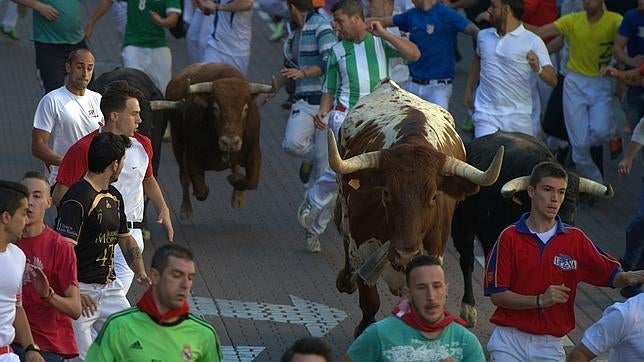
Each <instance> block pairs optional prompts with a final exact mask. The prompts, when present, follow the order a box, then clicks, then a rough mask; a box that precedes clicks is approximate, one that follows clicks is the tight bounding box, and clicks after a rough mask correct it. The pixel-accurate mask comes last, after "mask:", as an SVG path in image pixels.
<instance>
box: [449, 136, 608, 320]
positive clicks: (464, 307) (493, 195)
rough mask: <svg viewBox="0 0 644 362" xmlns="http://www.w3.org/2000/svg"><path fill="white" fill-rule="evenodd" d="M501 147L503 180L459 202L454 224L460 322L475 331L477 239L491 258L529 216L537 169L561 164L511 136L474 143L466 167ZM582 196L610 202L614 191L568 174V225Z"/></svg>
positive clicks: (536, 145) (532, 142)
mask: <svg viewBox="0 0 644 362" xmlns="http://www.w3.org/2000/svg"><path fill="white" fill-rule="evenodd" d="M501 146H503V147H504V148H505V158H504V160H503V166H502V167H501V172H500V174H499V178H498V180H497V181H496V182H495V183H494V184H492V185H490V186H488V187H481V190H480V191H479V192H478V193H477V194H475V195H472V196H469V197H467V198H466V199H465V201H463V202H461V203H459V204H458V206H457V207H456V211H455V212H454V218H453V220H452V239H453V240H454V245H455V246H456V249H457V250H458V252H459V254H460V264H461V270H462V272H463V280H464V283H463V284H464V289H465V292H464V294H463V300H462V304H461V317H462V318H463V319H465V320H466V321H467V322H468V324H469V325H470V326H474V325H475V323H476V319H477V312H476V308H475V300H474V292H473V290H472V272H473V270H474V237H475V236H476V237H477V238H478V239H479V241H480V242H481V245H482V246H483V251H484V252H485V255H487V254H488V252H489V251H490V250H491V249H492V246H494V243H495V242H496V239H497V238H498V236H499V234H500V233H501V231H503V229H505V228H506V227H507V226H508V225H510V224H512V223H514V222H516V221H517V220H518V219H519V216H521V214H522V213H524V212H528V211H530V198H529V197H528V194H527V192H525V190H526V189H527V186H528V181H529V175H530V173H531V172H532V168H533V167H534V166H535V165H537V164H538V163H540V162H546V161H549V162H557V160H556V158H555V157H554V155H553V154H552V153H551V152H550V151H549V150H548V148H547V147H546V146H545V145H544V144H543V143H541V142H540V141H539V140H537V139H535V138H534V137H531V136H528V135H526V134H523V133H509V132H497V133H494V134H491V135H487V136H484V137H481V138H477V139H475V140H473V141H472V142H470V143H469V144H468V145H467V147H466V149H467V162H468V163H469V164H471V165H472V166H475V167H481V166H483V165H486V164H488V163H489V162H490V160H491V159H492V157H493V156H494V151H495V150H496V149H497V148H498V147H501ZM581 193H586V194H592V195H596V196H601V197H611V196H612V195H613V190H612V188H611V187H610V185H608V186H604V185H601V184H598V183H596V182H593V181H591V180H588V179H585V178H580V177H578V176H577V175H575V174H574V173H570V172H569V173H568V186H567V189H566V197H565V198H564V201H563V203H562V205H561V208H560V209H559V216H560V217H561V219H562V220H563V221H564V222H565V223H568V224H574V221H575V212H576V210H577V199H578V196H579V195H580V194H581Z"/></svg>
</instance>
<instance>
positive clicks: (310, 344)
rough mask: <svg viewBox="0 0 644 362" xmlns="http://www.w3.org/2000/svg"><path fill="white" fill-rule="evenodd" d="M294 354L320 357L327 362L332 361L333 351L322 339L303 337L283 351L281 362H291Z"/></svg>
mask: <svg viewBox="0 0 644 362" xmlns="http://www.w3.org/2000/svg"><path fill="white" fill-rule="evenodd" d="M296 353H299V354H314V355H316V356H321V357H323V358H324V360H325V361H327V362H331V361H332V360H333V356H332V354H333V351H332V350H331V347H330V346H329V344H328V343H326V341H325V340H323V339H322V338H317V337H304V338H300V339H298V340H297V341H295V343H293V345H292V346H291V347H289V348H288V349H287V350H286V351H284V354H283V355H282V362H291V360H292V359H293V356H294V355H295V354H296Z"/></svg>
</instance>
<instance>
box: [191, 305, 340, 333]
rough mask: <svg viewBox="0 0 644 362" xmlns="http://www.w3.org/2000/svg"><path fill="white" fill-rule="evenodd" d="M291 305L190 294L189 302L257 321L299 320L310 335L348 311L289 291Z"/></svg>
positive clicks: (203, 310)
mask: <svg viewBox="0 0 644 362" xmlns="http://www.w3.org/2000/svg"><path fill="white" fill-rule="evenodd" d="M289 297H290V298H291V302H292V305H285V304H271V303H261V302H244V301H240V300H229V299H215V300H213V299H212V298H208V297H197V296H193V295H191V296H190V298H189V303H190V306H191V309H192V310H193V311H194V313H195V314H200V315H218V316H222V317H229V318H243V319H252V320H258V321H272V322H280V323H290V324H302V325H304V327H306V329H307V330H308V331H309V334H310V335H311V336H313V337H323V336H324V335H326V334H327V333H328V332H329V331H330V330H331V329H333V328H334V327H335V326H337V325H338V324H339V323H340V322H342V321H343V320H344V319H345V318H347V313H346V312H344V311H342V310H340V309H336V308H332V307H329V306H327V305H324V304H321V303H317V302H313V301H310V300H306V299H302V298H299V297H296V296H294V295H289Z"/></svg>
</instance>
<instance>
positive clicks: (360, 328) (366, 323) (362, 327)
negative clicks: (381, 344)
mask: <svg viewBox="0 0 644 362" xmlns="http://www.w3.org/2000/svg"><path fill="white" fill-rule="evenodd" d="M373 323H376V320H375V319H370V320H364V319H363V320H361V321H360V324H358V326H357V327H356V329H354V330H353V338H358V337H360V335H361V334H362V332H364V330H365V329H367V327H369V326H370V325H372V324H373Z"/></svg>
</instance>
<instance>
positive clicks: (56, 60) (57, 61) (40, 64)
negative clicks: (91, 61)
mask: <svg viewBox="0 0 644 362" xmlns="http://www.w3.org/2000/svg"><path fill="white" fill-rule="evenodd" d="M34 47H35V48H36V70H37V71H38V76H39V77H40V80H41V81H42V85H43V87H44V88H45V93H49V92H51V91H53V90H54V89H57V88H60V87H62V86H63V84H65V76H66V75H67V73H66V72H65V62H66V61H67V56H68V55H69V53H70V52H71V51H72V50H76V49H79V48H87V44H86V43H85V39H83V40H81V42H80V43H77V44H47V43H40V42H34Z"/></svg>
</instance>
